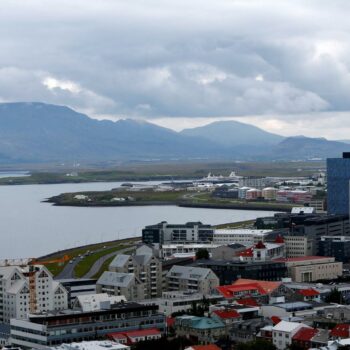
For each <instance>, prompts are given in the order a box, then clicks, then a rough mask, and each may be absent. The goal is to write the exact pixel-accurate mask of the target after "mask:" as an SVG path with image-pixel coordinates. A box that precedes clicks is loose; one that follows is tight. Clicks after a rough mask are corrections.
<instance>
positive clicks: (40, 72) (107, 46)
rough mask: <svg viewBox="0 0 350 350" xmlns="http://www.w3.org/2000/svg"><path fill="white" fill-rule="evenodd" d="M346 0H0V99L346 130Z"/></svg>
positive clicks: (331, 134) (277, 128) (110, 113)
mask: <svg viewBox="0 0 350 350" xmlns="http://www.w3.org/2000/svg"><path fill="white" fill-rule="evenodd" d="M349 13H350V1H347V0H343V1H337V0H332V1H329V0H317V1H312V0H307V1H305V0H300V1H298V0H290V1H282V0H275V1H270V0H261V1H257V0H241V1H235V0H210V1H209V0H176V1H174V0H171V1H170V0H169V1H168V0H49V1H44V0H1V1H0V52H1V54H0V101H2V102H12V101H42V102H48V103H55V104H63V105H68V106H71V107H72V108H74V109H76V110H79V111H82V112H85V113H87V114H89V115H90V116H92V117H96V118H111V119H118V118H125V117H132V118H145V119H148V120H152V121H153V122H156V123H158V124H160V125H164V126H168V127H171V128H174V129H177V130H179V129H182V128H184V127H191V126H197V125H203V124H205V123H208V122H211V121H215V120H220V119H230V118H239V120H241V121H245V122H248V123H252V124H254V125H257V126H260V127H263V128H264V129H266V130H269V131H272V132H276V133H280V134H283V135H299V134H304V135H308V136H324V137H328V138H330V139H350V54H349V51H350V21H349Z"/></svg>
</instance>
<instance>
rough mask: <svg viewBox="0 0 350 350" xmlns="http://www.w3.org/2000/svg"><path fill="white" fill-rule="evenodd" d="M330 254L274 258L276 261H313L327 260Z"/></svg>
mask: <svg viewBox="0 0 350 350" xmlns="http://www.w3.org/2000/svg"><path fill="white" fill-rule="evenodd" d="M329 258H330V257H329V256H315V255H314V256H312V255H311V256H298V257H295V258H278V259H274V260H273V261H275V262H298V261H312V260H320V259H322V260H327V259H329Z"/></svg>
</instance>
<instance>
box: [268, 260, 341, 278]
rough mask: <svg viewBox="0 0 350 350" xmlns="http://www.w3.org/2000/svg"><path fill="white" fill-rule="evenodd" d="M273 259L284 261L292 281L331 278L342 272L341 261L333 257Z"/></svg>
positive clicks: (338, 275)
mask: <svg viewBox="0 0 350 350" xmlns="http://www.w3.org/2000/svg"><path fill="white" fill-rule="evenodd" d="M275 261H278V262H280V263H285V265H286V267H287V268H288V274H289V276H290V277H291V278H292V280H293V281H294V282H315V281H319V280H333V279H337V278H338V277H340V276H342V274H343V263H342V262H337V261H335V258H333V257H324V256H308V257H297V258H281V259H276V260H275Z"/></svg>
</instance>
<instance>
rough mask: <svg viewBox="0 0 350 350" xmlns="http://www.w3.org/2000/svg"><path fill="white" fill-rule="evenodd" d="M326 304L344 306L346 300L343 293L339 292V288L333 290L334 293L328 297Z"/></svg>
mask: <svg viewBox="0 0 350 350" xmlns="http://www.w3.org/2000/svg"><path fill="white" fill-rule="evenodd" d="M326 302H327V303H337V304H343V303H344V299H343V296H342V294H341V292H339V290H338V289H337V288H333V289H332V291H331V292H330V293H329V294H328V296H327V297H326Z"/></svg>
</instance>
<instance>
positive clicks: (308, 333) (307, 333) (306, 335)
mask: <svg viewBox="0 0 350 350" xmlns="http://www.w3.org/2000/svg"><path fill="white" fill-rule="evenodd" d="M317 333H318V330H317V329H315V328H307V327H302V328H300V329H299V330H298V332H296V333H295V334H294V337H293V340H298V341H311V339H312V338H313V337H314V336H315V335H316V334H317Z"/></svg>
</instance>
